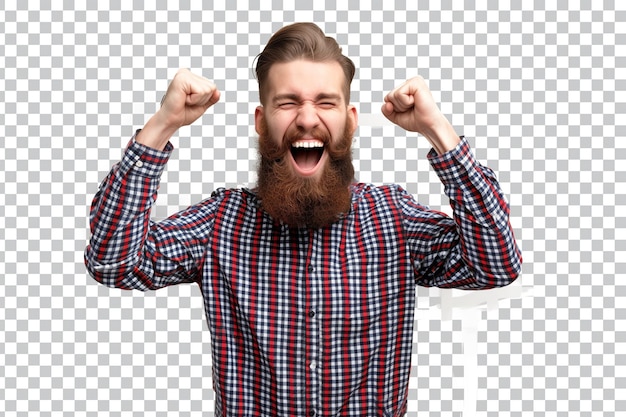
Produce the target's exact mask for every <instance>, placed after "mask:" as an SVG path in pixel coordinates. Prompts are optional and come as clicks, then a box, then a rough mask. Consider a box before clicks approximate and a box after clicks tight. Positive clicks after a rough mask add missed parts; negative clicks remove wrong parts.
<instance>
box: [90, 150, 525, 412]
mask: <svg viewBox="0 0 626 417" xmlns="http://www.w3.org/2000/svg"><path fill="white" fill-rule="evenodd" d="M171 151H172V146H171V144H168V146H167V147H166V149H165V150H164V151H157V150H154V149H150V148H147V147H145V146H142V145H140V144H138V143H136V142H135V141H134V138H133V139H132V140H131V141H130V143H129V145H128V147H127V148H126V151H125V153H124V156H123V158H122V160H121V161H120V162H119V163H118V164H116V165H115V166H114V167H113V169H112V170H111V171H110V173H109V175H108V176H107V178H106V179H105V180H104V181H103V183H102V184H101V186H100V189H99V191H98V192H97V194H96V196H95V198H94V200H93V203H92V207H91V215H90V225H91V232H92V235H91V240H90V242H89V245H88V247H87V248H86V250H85V263H86V266H87V269H88V271H89V273H90V274H91V276H92V277H94V278H95V279H96V280H97V281H99V282H100V283H102V284H104V285H107V286H110V287H117V288H124V289H138V290H143V291H145V290H154V289H158V288H162V287H165V286H169V285H174V284H180V283H197V284H198V286H199V288H200V290H201V293H202V296H203V298H204V305H205V312H206V317H207V321H208V323H209V328H210V331H211V342H212V343H211V346H212V350H213V351H212V355H213V365H214V366H213V382H214V391H215V395H216V401H215V402H216V409H215V414H216V416H295V415H305V416H318V415H319V416H331V415H332V416H337V415H341V416H401V415H403V414H404V413H405V412H406V404H407V393H408V382H409V371H410V360H411V347H412V334H413V312H414V308H415V285H422V286H437V287H443V288H462V289H468V290H477V289H489V288H494V287H501V286H505V285H508V284H510V283H511V282H512V281H513V280H515V279H516V277H517V276H518V274H519V272H520V269H521V261H522V260H521V254H520V251H519V249H518V247H517V245H516V242H515V239H514V236H513V232H512V229H511V226H510V223H509V207H508V204H507V202H506V200H505V198H504V196H503V194H502V191H501V189H500V186H499V185H498V182H497V180H496V178H495V175H494V173H493V171H491V170H490V169H489V168H487V167H485V166H482V165H481V164H479V163H478V162H477V161H476V160H475V158H474V156H473V153H472V152H471V150H470V147H469V145H468V142H467V140H466V139H465V138H462V141H461V143H460V144H459V146H458V147H457V148H455V149H454V150H452V151H450V152H448V153H446V154H444V155H436V154H435V153H434V151H431V153H429V155H428V158H429V160H430V163H431V165H432V167H433V169H434V171H435V172H436V173H437V175H438V176H439V178H440V179H441V181H442V183H443V185H444V187H445V192H446V194H447V196H448V197H449V198H450V204H451V206H452V209H453V213H454V216H453V217H452V218H451V217H449V216H447V215H446V214H444V213H441V212H437V211H434V210H430V209H428V208H427V207H424V206H422V205H420V204H418V203H417V202H416V201H415V200H414V198H413V197H412V196H411V195H410V194H408V193H407V192H406V191H405V190H403V189H402V188H401V187H399V186H397V185H387V186H373V185H370V184H362V183H355V184H353V185H352V187H351V188H352V206H351V210H350V211H349V212H348V213H347V214H346V215H345V216H343V217H342V218H340V219H339V220H338V221H337V222H335V223H334V224H332V225H330V226H328V227H325V228H322V229H318V230H309V229H305V228H294V227H289V226H287V225H285V224H282V223H281V222H278V221H276V220H274V219H272V218H271V217H269V215H268V214H267V213H266V212H264V210H263V208H262V202H261V201H260V200H259V198H258V197H257V195H256V194H255V192H254V190H248V189H228V190H226V189H220V190H217V191H216V192H214V193H213V195H212V196H211V197H210V198H208V199H206V200H204V201H202V202H200V203H198V204H196V205H194V206H191V207H189V208H187V209H185V210H183V211H181V212H179V213H177V214H175V215H173V216H171V217H169V218H168V219H166V220H163V221H161V222H154V221H152V220H151V219H150V209H151V207H152V206H153V204H154V202H155V201H156V197H157V190H158V186H159V180H160V177H161V173H162V172H163V170H164V168H165V166H166V163H167V160H168V159H169V156H170V154H171Z"/></svg>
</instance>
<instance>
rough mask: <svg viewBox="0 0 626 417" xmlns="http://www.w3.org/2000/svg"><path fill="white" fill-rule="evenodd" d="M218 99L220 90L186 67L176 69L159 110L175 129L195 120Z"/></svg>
mask: <svg viewBox="0 0 626 417" xmlns="http://www.w3.org/2000/svg"><path fill="white" fill-rule="evenodd" d="M219 99H220V91H219V90H218V89H217V86H216V85H215V84H214V83H213V82H211V81H210V80H208V79H206V78H204V77H201V76H199V75H196V74H194V73H192V72H191V71H190V70H188V69H187V68H182V69H180V70H178V72H177V73H176V75H175V76H174V79H173V80H172V82H171V83H170V85H169V86H168V88H167V92H166V93H165V96H163V99H162V100H161V108H160V109H159V112H160V113H161V114H162V117H163V119H164V120H165V121H166V123H168V124H170V125H171V127H176V129H178V128H180V127H182V126H186V125H190V124H191V123H193V122H195V121H196V120H197V119H198V118H199V117H200V116H202V115H203V114H204V112H206V110H207V109H208V108H209V107H211V106H212V105H214V104H215V103H217V101H218V100H219Z"/></svg>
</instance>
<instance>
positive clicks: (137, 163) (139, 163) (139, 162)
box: [135, 161, 143, 168]
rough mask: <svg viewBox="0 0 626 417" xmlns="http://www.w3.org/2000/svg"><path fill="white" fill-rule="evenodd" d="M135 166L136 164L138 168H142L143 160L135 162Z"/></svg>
mask: <svg viewBox="0 0 626 417" xmlns="http://www.w3.org/2000/svg"><path fill="white" fill-rule="evenodd" d="M135 166H136V167H137V168H141V167H142V166H143V162H141V161H137V162H135Z"/></svg>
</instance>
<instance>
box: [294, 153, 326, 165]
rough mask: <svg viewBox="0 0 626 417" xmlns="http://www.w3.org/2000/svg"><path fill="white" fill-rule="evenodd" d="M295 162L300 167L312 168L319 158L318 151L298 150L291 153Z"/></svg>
mask: <svg viewBox="0 0 626 417" xmlns="http://www.w3.org/2000/svg"><path fill="white" fill-rule="evenodd" d="M293 158H294V160H295V161H296V164H298V166H299V167H300V168H302V169H313V168H314V167H315V165H317V162H318V161H319V159H320V153H319V151H316V150H306V151H301V150H298V151H296V152H294V155H293Z"/></svg>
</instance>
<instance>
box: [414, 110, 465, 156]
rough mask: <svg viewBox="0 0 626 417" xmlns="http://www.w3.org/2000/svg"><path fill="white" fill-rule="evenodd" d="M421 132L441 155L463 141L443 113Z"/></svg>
mask: <svg viewBox="0 0 626 417" xmlns="http://www.w3.org/2000/svg"><path fill="white" fill-rule="evenodd" d="M420 133H421V134H422V135H423V136H424V137H425V138H426V139H428V141H429V142H430V144H431V145H432V146H433V148H434V149H435V151H436V152H437V154H439V155H442V154H444V153H446V152H449V151H451V150H452V149H454V148H456V147H457V145H458V144H459V143H460V142H461V138H460V137H459V135H458V134H457V133H456V131H455V130H454V127H453V126H452V124H450V122H449V121H448V119H446V118H445V116H443V115H441V117H440V118H438V119H437V120H436V121H435V122H433V123H432V124H431V125H430V126H429V127H428V128H427V129H424V131H423V132H420Z"/></svg>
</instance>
